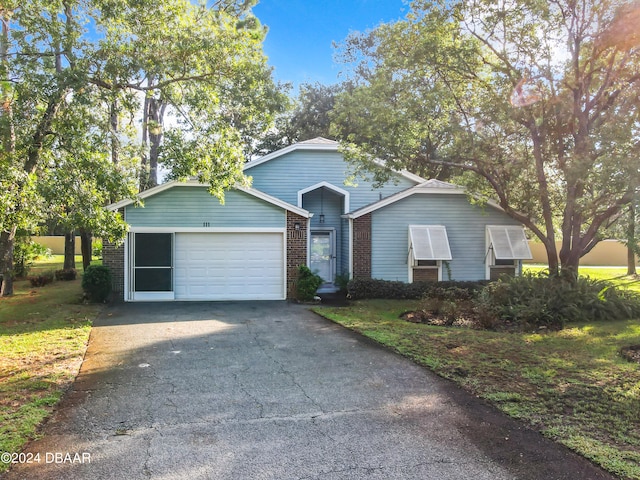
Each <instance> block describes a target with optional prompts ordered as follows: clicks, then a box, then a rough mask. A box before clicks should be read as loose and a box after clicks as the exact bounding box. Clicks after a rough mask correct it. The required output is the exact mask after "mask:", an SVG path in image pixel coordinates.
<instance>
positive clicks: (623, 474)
mask: <svg viewBox="0 0 640 480" xmlns="http://www.w3.org/2000/svg"><path fill="white" fill-rule="evenodd" d="M585 270H586V269H582V273H584V272H585ZM601 270H602V269H597V270H595V271H594V272H593V273H594V275H593V276H596V275H602V276H603V277H611V276H613V277H614V281H616V282H620V283H624V282H626V281H627V280H625V279H616V278H615V276H616V275H618V273H619V272H602V271H601ZM623 273H625V272H623ZM590 274H591V273H590ZM628 280H629V281H633V285H632V286H633V287H635V288H637V280H634V279H628ZM417 306H418V303H417V302H416V301H406V300H405V301H400V300H393V301H392V300H366V301H365V300H363V301H357V302H353V303H352V304H351V305H350V306H348V307H341V308H330V307H322V306H321V307H316V308H315V309H314V310H315V311H316V312H318V313H319V314H321V315H323V316H325V317H327V318H329V319H331V320H333V321H335V322H337V323H340V324H342V325H344V326H345V327H347V328H350V329H352V330H355V331H357V332H359V333H361V334H363V335H365V336H367V337H369V338H372V339H374V340H376V341H378V342H379V343H381V344H383V345H386V346H388V347H389V348H391V349H393V350H395V351H397V352H399V353H401V354H402V355H405V356H407V357H409V358H411V359H413V360H414V361H416V362H417V363H419V364H421V365H424V366H426V367H429V368H430V369H432V370H433V371H434V372H436V373H437V374H439V375H441V376H443V377H445V378H449V379H451V380H453V381H455V382H456V383H458V384H460V385H461V386H463V387H464V388H465V389H467V390H469V391H470V392H472V393H473V394H475V395H478V396H481V397H483V398H485V399H487V400H489V401H491V402H493V403H494V404H495V405H496V406H497V407H498V408H500V409H501V410H503V411H504V412H506V413H507V414H509V415H511V416H513V417H515V418H518V419H520V420H522V421H523V422H525V423H528V424H529V425H531V426H532V427H533V428H535V429H538V430H539V431H541V432H542V433H543V434H544V435H545V436H547V437H549V438H552V439H554V440H556V441H558V442H560V443H562V444H564V445H566V446H568V447H569V448H571V449H573V450H575V451H576V452H578V453H580V454H581V455H583V456H585V457H587V458H589V459H591V460H592V461H593V462H594V463H596V464H599V465H601V466H602V467H603V468H605V469H607V470H608V471H610V472H612V473H613V474H614V475H617V476H619V477H620V478H626V479H640V366H639V365H638V363H636V362H630V361H627V360H625V359H624V358H623V357H622V356H621V355H620V349H621V348H622V347H625V346H630V345H640V321H638V320H628V321H615V322H602V323H597V324H587V323H581V324H573V325H568V326H567V328H565V329H564V330H562V331H560V332H547V333H542V334H540V333H533V334H532V333H502V332H492V331H478V330H471V329H466V328H459V327H436V326H430V325H423V324H414V323H409V322H406V321H404V320H401V319H400V318H399V316H400V314H401V313H403V312H406V311H408V310H414V309H416V308H417Z"/></svg>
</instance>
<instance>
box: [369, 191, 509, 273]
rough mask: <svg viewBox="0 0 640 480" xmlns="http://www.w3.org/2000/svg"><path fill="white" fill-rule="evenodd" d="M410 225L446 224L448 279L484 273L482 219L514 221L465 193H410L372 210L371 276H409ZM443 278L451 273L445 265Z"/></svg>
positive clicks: (493, 222) (486, 221)
mask: <svg viewBox="0 0 640 480" xmlns="http://www.w3.org/2000/svg"><path fill="white" fill-rule="evenodd" d="M409 225H444V226H445V227H446V228H447V235H448V237H449V245H450V247H451V255H452V257H453V260H451V261H450V262H449V266H450V268H451V277H452V278H451V279H452V280H479V279H484V278H485V254H486V251H485V249H486V242H485V227H486V225H518V222H516V221H515V220H513V219H511V218H510V217H509V216H507V215H506V214H505V213H502V212H500V211H499V210H497V209H495V208H492V207H488V206H487V207H485V208H481V207H478V206H475V205H471V204H470V203H469V202H468V200H467V198H466V196H464V195H436V194H416V195H412V196H410V197H407V198H405V199H403V200H400V201H398V202H396V203H393V204H391V205H388V206H386V207H383V208H381V209H379V210H376V211H375V212H373V216H372V226H371V233H372V235H371V236H372V266H371V268H372V272H371V273H372V277H373V278H381V279H385V280H399V281H403V282H407V281H408V267H407V257H408V245H409V244H408V234H409ZM442 279H443V280H448V279H449V278H448V273H447V269H446V268H445V267H443V271H442Z"/></svg>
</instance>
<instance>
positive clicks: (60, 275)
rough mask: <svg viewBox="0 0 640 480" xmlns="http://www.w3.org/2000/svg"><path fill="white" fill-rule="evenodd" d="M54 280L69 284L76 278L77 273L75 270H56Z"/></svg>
mask: <svg viewBox="0 0 640 480" xmlns="http://www.w3.org/2000/svg"><path fill="white" fill-rule="evenodd" d="M55 277H56V280H58V281H63V282H70V281H72V280H75V279H76V278H77V277H78V271H77V270H76V269H75V268H68V269H61V270H56V272H55Z"/></svg>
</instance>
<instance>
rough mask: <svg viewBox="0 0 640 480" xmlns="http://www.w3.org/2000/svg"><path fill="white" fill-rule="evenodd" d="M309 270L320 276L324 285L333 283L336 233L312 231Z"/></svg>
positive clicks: (331, 231)
mask: <svg viewBox="0 0 640 480" xmlns="http://www.w3.org/2000/svg"><path fill="white" fill-rule="evenodd" d="M310 252H311V255H310V259H309V268H310V269H311V271H312V272H313V273H316V274H317V275H320V277H321V278H322V280H323V281H324V283H325V284H326V283H331V284H332V283H333V280H334V277H335V268H336V255H335V232H334V231H333V230H312V231H311V248H310Z"/></svg>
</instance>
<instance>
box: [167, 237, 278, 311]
mask: <svg viewBox="0 0 640 480" xmlns="http://www.w3.org/2000/svg"><path fill="white" fill-rule="evenodd" d="M283 241H284V240H283V235H282V233H176V236H175V263H174V272H175V283H174V291H175V298H176V300H282V299H284V298H285V291H284V289H285V287H284V258H283V256H284V248H283Z"/></svg>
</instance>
